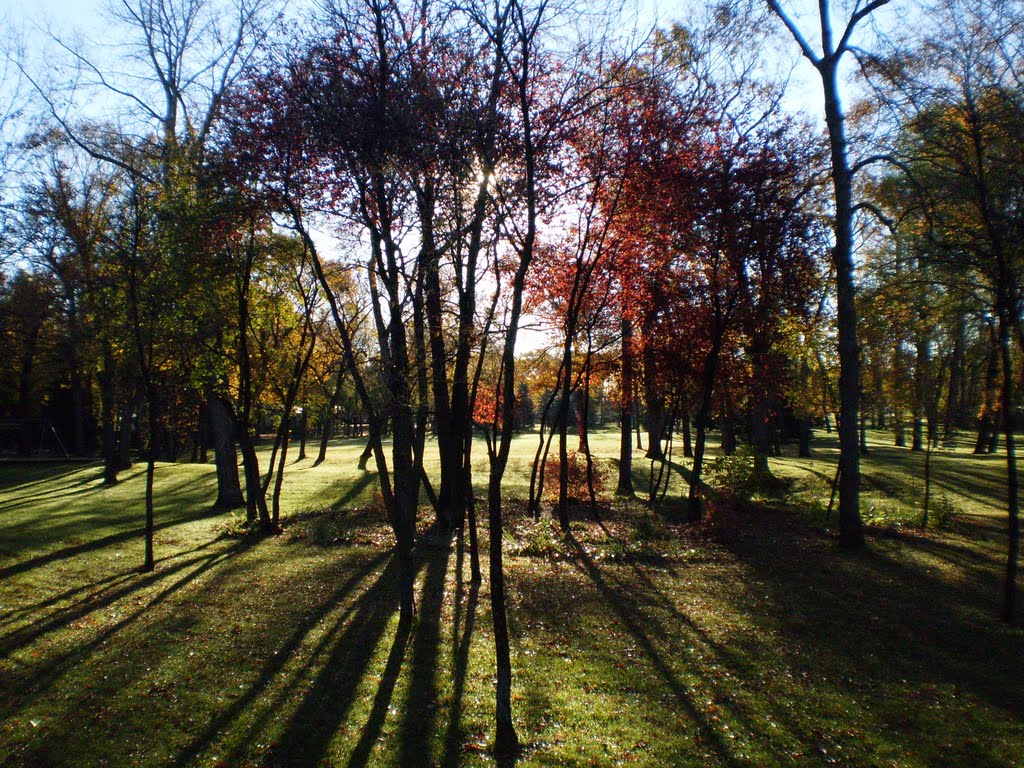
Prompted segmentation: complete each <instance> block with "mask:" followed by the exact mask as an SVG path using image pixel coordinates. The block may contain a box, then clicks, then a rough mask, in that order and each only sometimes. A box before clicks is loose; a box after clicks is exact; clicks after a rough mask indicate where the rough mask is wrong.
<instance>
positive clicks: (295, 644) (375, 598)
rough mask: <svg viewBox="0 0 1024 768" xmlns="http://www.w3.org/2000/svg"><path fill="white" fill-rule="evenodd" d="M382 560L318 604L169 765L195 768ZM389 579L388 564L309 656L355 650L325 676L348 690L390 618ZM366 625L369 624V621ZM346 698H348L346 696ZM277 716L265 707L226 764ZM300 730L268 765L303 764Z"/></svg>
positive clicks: (293, 729)
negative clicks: (330, 649) (340, 680)
mask: <svg viewBox="0 0 1024 768" xmlns="http://www.w3.org/2000/svg"><path fill="white" fill-rule="evenodd" d="M387 558H388V555H387V554H385V553H381V554H378V555H376V556H375V557H373V558H371V559H370V560H368V561H367V562H366V563H364V564H362V565H361V566H360V567H359V568H358V569H357V570H356V571H355V572H354V573H352V574H351V575H350V576H349V577H348V579H347V580H346V581H345V582H344V583H342V585H341V586H339V587H338V588H337V589H336V590H334V591H333V592H332V593H331V594H330V596H329V598H328V599H326V600H324V601H323V602H322V603H321V605H320V606H319V607H318V608H317V610H316V611H315V612H313V613H311V614H309V616H308V617H306V618H304V620H303V621H302V623H301V624H300V625H298V626H297V627H296V628H295V629H294V631H292V632H291V634H290V635H289V636H288V638H287V639H286V640H285V642H284V643H283V644H282V645H280V646H279V647H277V648H276V649H274V651H273V653H271V654H270V655H269V656H268V658H267V660H266V661H265V662H264V664H263V667H262V669H261V670H260V672H259V675H258V678H257V679H256V681H255V682H254V683H253V684H252V685H251V686H250V687H249V688H248V690H246V692H245V693H244V694H243V695H242V696H241V697H239V698H238V699H237V700H235V701H234V702H233V703H232V705H231V706H230V707H229V708H227V709H226V710H224V711H223V712H221V713H220V714H218V715H217V716H216V717H215V718H214V719H213V720H212V721H211V722H210V723H209V725H207V727H206V728H205V729H204V730H203V732H202V733H201V734H199V735H198V736H196V737H195V738H194V739H193V740H192V742H191V743H190V744H189V745H188V746H186V747H185V748H184V749H183V750H181V751H180V752H179V753H178V755H177V757H176V759H175V760H174V763H173V764H174V765H175V766H181V767H182V768H184V766H191V765H195V763H196V759H197V758H198V757H199V755H201V754H202V752H203V751H204V750H205V749H207V748H208V747H211V746H213V745H214V743H215V742H216V741H217V739H218V737H219V736H220V735H221V734H223V733H226V732H228V731H229V730H230V729H231V728H232V727H233V726H234V724H235V723H236V722H237V721H238V720H239V719H240V718H241V717H242V716H243V715H246V714H247V712H248V710H250V708H252V707H253V706H254V705H255V704H256V703H257V702H261V701H262V698H263V696H264V695H265V693H266V691H267V689H268V688H270V687H271V685H272V684H273V683H274V680H275V678H276V677H277V676H278V675H280V674H281V673H282V672H283V670H284V668H285V666H286V665H287V663H288V661H289V660H290V659H291V658H292V656H293V655H294V654H295V653H296V651H297V650H298V648H299V647H300V646H301V645H302V643H303V641H304V640H305V638H306V636H307V635H308V634H309V632H310V631H311V630H312V629H313V627H315V626H317V625H318V624H319V623H320V622H321V621H322V620H323V619H324V618H325V617H326V616H327V615H328V614H329V613H330V612H331V611H332V610H334V609H335V607H336V606H337V605H338V604H339V603H340V602H341V601H342V600H344V599H346V598H347V597H348V596H350V595H352V594H354V593H355V591H356V590H357V589H358V588H359V587H360V585H361V584H362V583H363V582H364V581H365V580H366V579H367V577H368V576H369V575H370V574H371V573H373V571H374V570H375V569H377V568H379V567H380V565H381V564H382V563H383V562H384V561H385V560H386V559H387ZM394 573H395V568H394V566H393V565H391V564H389V565H388V566H387V567H386V568H384V569H383V570H381V571H380V572H379V573H378V574H377V577H376V579H374V582H373V583H372V584H371V585H370V586H369V587H367V589H366V591H365V592H364V593H363V594H362V595H361V596H360V597H359V598H357V599H356V600H355V601H354V602H353V604H352V606H350V607H349V608H348V609H346V610H345V611H344V612H343V613H342V615H341V616H340V617H339V618H338V619H337V621H336V622H335V626H334V630H333V631H331V632H327V633H325V635H324V637H323V639H322V640H321V641H320V642H319V643H318V645H317V646H316V648H314V649H313V651H312V652H311V653H310V654H309V658H310V659H314V658H317V657H318V656H319V654H320V653H321V652H323V651H324V650H325V649H326V647H327V646H328V645H329V644H330V643H331V642H332V640H334V641H335V642H334V653H333V655H332V658H336V657H337V655H338V649H339V648H342V647H344V648H359V649H360V651H361V654H362V655H359V656H358V657H355V658H350V659H348V661H349V662H352V663H351V664H347V665H342V666H340V667H338V668H335V669H331V670H330V675H332V676H333V675H337V676H338V677H341V676H342V675H346V676H348V680H349V681H350V684H351V685H352V686H353V688H354V686H355V684H356V683H357V682H358V681H359V679H360V678H361V676H362V674H363V672H364V671H365V666H366V665H367V664H368V663H369V660H370V658H371V657H372V652H373V649H374V648H375V647H376V644H377V642H378V641H379V639H380V637H381V635H382V633H383V624H382V622H386V619H387V616H388V615H389V614H390V613H391V612H393V611H388V610H387V608H386V606H385V605H384V603H387V602H388V600H387V598H388V595H389V594H390V592H391V591H392V590H391V589H390V584H391V582H392V581H393V580H394V578H395V577H394ZM392 602H393V601H392ZM368 619H372V621H369V620H368ZM339 633H340V634H339ZM357 662H359V663H357ZM310 663H311V662H307V664H306V665H305V666H304V667H303V668H302V669H301V670H299V671H297V672H295V673H294V675H293V677H294V678H296V679H297V678H298V677H300V676H301V675H302V674H303V672H306V671H308V668H309V664H310ZM329 664H330V662H328V664H327V665H325V666H324V669H323V671H322V672H321V678H322V677H324V675H325V674H327V673H328V669H329ZM349 693H350V694H351V691H350V692H349ZM310 695H312V693H311V694H310ZM278 703H279V702H278ZM277 714H278V709H277V707H276V706H270V705H268V706H265V707H264V711H263V714H262V715H260V716H259V717H257V718H255V719H254V720H253V721H252V722H251V723H250V724H249V725H248V728H247V733H248V736H247V737H246V738H243V739H241V740H240V742H239V744H238V746H236V748H235V750H234V751H233V753H232V755H231V758H230V760H234V759H237V758H238V757H239V754H240V753H241V752H242V751H243V750H244V749H245V748H246V747H247V746H248V745H249V742H250V741H251V739H252V738H254V737H255V736H257V735H258V734H260V733H261V732H262V731H263V730H264V729H265V728H266V726H267V724H268V721H269V720H270V719H271V718H273V717H276V716H277ZM304 727H305V726H304V724H303V723H302V722H301V721H297V720H296V718H293V719H292V721H291V723H290V725H289V731H288V733H289V734H290V736H289V741H288V744H287V746H283V745H282V750H283V752H282V754H281V755H279V756H278V758H277V759H269V760H268V762H269V763H271V764H274V765H277V764H282V763H283V764H287V765H303V764H305V763H303V762H302V761H303V759H304V757H303V755H304V754H307V753H308V751H309V750H308V749H307V747H309V746H310V745H309V744H307V743H305V742H304V738H303V736H304ZM293 748H300V750H301V752H302V754H294V755H293V754H292V752H291V750H292V749H293ZM293 758H294V760H293ZM230 760H229V764H230ZM312 764H316V761H315V760H314V761H313V763H312Z"/></svg>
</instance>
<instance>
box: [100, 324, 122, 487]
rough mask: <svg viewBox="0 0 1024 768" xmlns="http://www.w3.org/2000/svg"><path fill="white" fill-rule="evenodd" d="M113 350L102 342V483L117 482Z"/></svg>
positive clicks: (106, 342)
mask: <svg viewBox="0 0 1024 768" xmlns="http://www.w3.org/2000/svg"><path fill="white" fill-rule="evenodd" d="M114 392H115V372H114V351H113V349H112V348H111V345H110V342H109V341H104V342H103V370H102V372H101V373H100V410H101V411H102V419H103V483H104V485H113V484H114V483H116V482H117V470H118V469H119V466H118V460H117V433H116V431H115V425H114V410H115V408H114V406H115V403H114V397H115V395H114Z"/></svg>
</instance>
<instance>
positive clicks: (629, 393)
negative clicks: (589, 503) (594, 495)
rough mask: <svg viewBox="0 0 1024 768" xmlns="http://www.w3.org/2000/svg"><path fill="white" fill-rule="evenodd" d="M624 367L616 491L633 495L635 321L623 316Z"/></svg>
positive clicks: (620, 387) (622, 369)
mask: <svg viewBox="0 0 1024 768" xmlns="http://www.w3.org/2000/svg"><path fill="white" fill-rule="evenodd" d="M621 326H622V368H621V374H620V379H619V392H620V397H621V398H622V403H621V413H622V415H621V419H620V422H619V483H618V487H617V488H616V493H618V494H620V495H622V496H632V495H633V323H632V322H631V321H630V319H629V318H628V317H625V316H623V318H622V323H621Z"/></svg>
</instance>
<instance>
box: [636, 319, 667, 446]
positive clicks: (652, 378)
mask: <svg viewBox="0 0 1024 768" xmlns="http://www.w3.org/2000/svg"><path fill="white" fill-rule="evenodd" d="M653 332H654V318H653V316H651V315H648V316H647V318H645V320H644V327H643V358H644V375H643V385H644V403H645V405H646V406H647V413H646V415H647V458H648V459H655V460H660V459H664V458H665V451H664V449H663V448H662V445H661V436H662V433H663V432H664V429H665V423H664V422H665V397H664V395H663V394H662V392H661V390H660V389H659V386H658V384H659V382H658V376H657V354H656V352H655V349H654V344H653V343H652V341H651V334H652V333H653ZM638 447H639V446H638Z"/></svg>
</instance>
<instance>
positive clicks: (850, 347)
mask: <svg viewBox="0 0 1024 768" xmlns="http://www.w3.org/2000/svg"><path fill="white" fill-rule="evenodd" d="M889 2H890V0H867V2H864V1H863V0H857V2H856V3H854V5H853V7H852V8H851V9H850V10H849V12H848V14H847V15H845V16H844V17H843V19H842V21H841V22H840V23H839V24H838V25H835V24H834V23H833V6H832V3H830V2H828V0H823V1H822V2H821V3H819V5H818V24H819V29H820V39H818V41H817V45H818V47H817V48H815V43H814V37H811V36H808V35H806V34H805V33H804V32H803V31H802V30H801V28H800V26H799V24H798V18H797V16H796V15H795V14H794V13H793V12H791V11H787V10H786V9H785V8H784V6H783V5H782V2H781V0H768V7H769V8H770V9H771V10H772V12H773V13H774V14H775V15H776V16H777V17H778V18H779V20H780V21H781V22H782V24H783V25H784V26H785V27H786V29H787V30H788V31H789V33H790V35H791V36H792V38H793V40H794V41H795V42H796V44H797V46H798V47H799V49H800V53H801V55H802V56H803V57H804V58H806V59H807V60H808V61H809V62H810V63H811V65H812V66H813V67H814V69H815V71H816V72H817V73H818V77H819V78H820V80H821V87H822V93H823V95H824V102H825V127H826V129H827V132H828V139H829V159H830V167H831V171H832V192H833V200H832V202H833V205H834V211H833V215H832V228H833V233H834V243H833V246H832V265H833V268H834V270H835V281H836V324H837V328H838V346H839V365H840V371H839V447H840V453H839V463H840V473H839V544H840V546H842V547H845V548H850V549H853V548H858V547H861V546H863V543H864V533H863V530H862V526H861V518H860V446H859V445H858V435H857V415H858V398H859V393H860V359H859V354H860V353H859V350H858V347H857V306H856V287H855V275H854V262H853V249H854V216H855V214H856V209H857V204H856V203H855V202H854V188H853V180H854V174H855V172H856V171H857V170H858V168H859V167H860V163H859V162H858V163H856V164H854V165H852V166H851V164H850V151H849V143H848V140H847V136H846V116H845V113H844V111H843V106H842V101H841V99H840V93H839V91H840V79H839V68H840V62H841V61H842V60H843V58H844V57H845V56H846V55H847V54H848V53H850V52H851V49H852V47H853V45H854V39H853V37H854V33H855V32H856V31H857V28H858V26H860V25H861V24H862V22H865V21H866V20H868V19H869V18H870V17H871V15H872V14H873V13H875V12H876V11H878V10H879V9H880V8H882V7H884V6H886V5H888V4H889Z"/></svg>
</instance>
